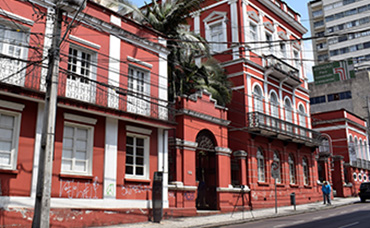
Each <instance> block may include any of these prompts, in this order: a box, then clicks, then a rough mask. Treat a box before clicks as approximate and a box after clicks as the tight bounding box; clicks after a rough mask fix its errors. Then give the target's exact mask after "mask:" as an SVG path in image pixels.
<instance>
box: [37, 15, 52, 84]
mask: <svg viewBox="0 0 370 228" xmlns="http://www.w3.org/2000/svg"><path fill="white" fill-rule="evenodd" d="M47 14H48V15H55V10H54V9H53V8H48V11H47ZM53 30H54V20H53V17H52V16H47V17H46V22H45V36H44V50H43V52H42V58H43V59H44V60H43V61H42V64H43V65H44V66H47V65H48V62H49V60H48V58H47V56H48V53H49V48H50V47H51V41H52V37H53ZM47 73H48V69H47V68H46V67H42V68H41V80H40V90H41V91H46V75H47Z"/></svg>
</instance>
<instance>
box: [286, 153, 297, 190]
mask: <svg viewBox="0 0 370 228" xmlns="http://www.w3.org/2000/svg"><path fill="white" fill-rule="evenodd" d="M288 164H289V180H290V184H295V183H296V179H295V173H296V172H295V162H294V156H293V154H290V155H289V158H288Z"/></svg>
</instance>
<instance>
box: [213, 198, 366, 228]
mask: <svg viewBox="0 0 370 228" xmlns="http://www.w3.org/2000/svg"><path fill="white" fill-rule="evenodd" d="M369 217H370V202H366V203H355V204H352V205H346V206H342V207H336V208H330V206H328V209H327V210H320V211H315V212H309V213H305V214H298V215H292V216H286V217H280V218H272V219H266V220H259V221H255V222H247V223H243V224H238V225H229V226H218V227H222V228H224V227H225V228H226V227H227V228H242V227H243V228H249V227H250V228H252V227H253V228H313V227H314V228H319V227H325V228H368V227H370V220H369ZM215 227H217V226H215Z"/></svg>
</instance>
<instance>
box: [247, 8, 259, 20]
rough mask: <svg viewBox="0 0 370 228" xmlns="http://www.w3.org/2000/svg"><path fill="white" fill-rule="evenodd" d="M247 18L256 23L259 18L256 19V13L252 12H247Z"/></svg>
mask: <svg viewBox="0 0 370 228" xmlns="http://www.w3.org/2000/svg"><path fill="white" fill-rule="evenodd" d="M247 14H248V16H249V17H250V18H252V19H253V20H255V21H256V22H259V21H260V18H259V17H258V15H257V13H256V12H254V11H248V12H247Z"/></svg>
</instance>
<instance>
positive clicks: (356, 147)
mask: <svg viewBox="0 0 370 228" xmlns="http://www.w3.org/2000/svg"><path fill="white" fill-rule="evenodd" d="M355 150H356V158H359V157H360V156H359V155H360V154H359V149H358V140H357V137H355Z"/></svg>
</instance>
